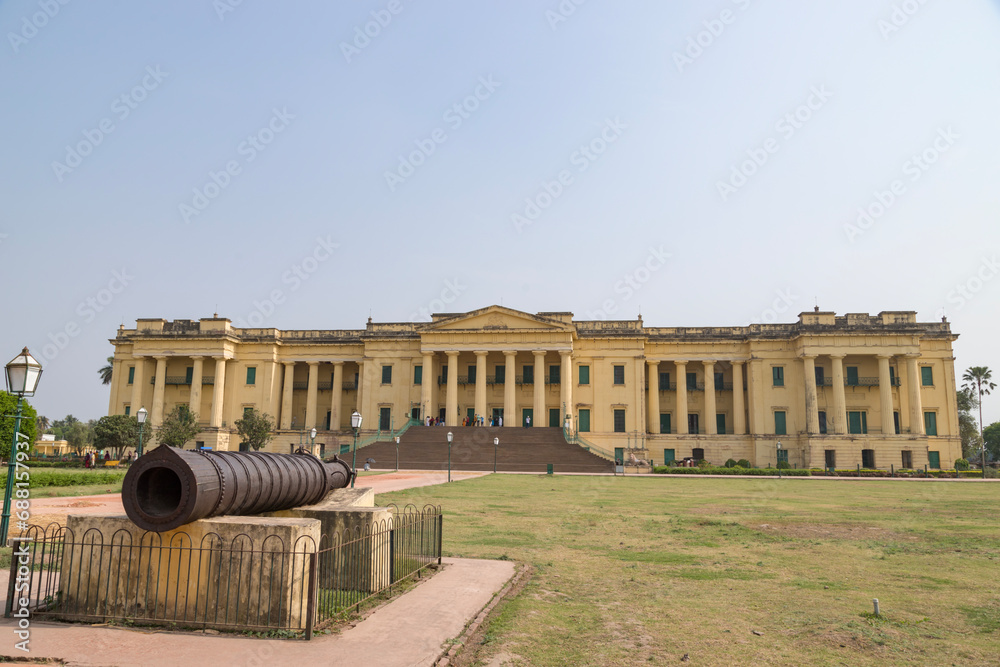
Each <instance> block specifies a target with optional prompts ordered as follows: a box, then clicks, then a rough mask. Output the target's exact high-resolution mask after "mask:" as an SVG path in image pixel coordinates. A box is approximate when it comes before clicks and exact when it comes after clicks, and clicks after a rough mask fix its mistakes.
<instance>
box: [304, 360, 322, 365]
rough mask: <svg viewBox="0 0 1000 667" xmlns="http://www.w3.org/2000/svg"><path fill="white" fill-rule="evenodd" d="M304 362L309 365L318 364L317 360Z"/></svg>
mask: <svg viewBox="0 0 1000 667" xmlns="http://www.w3.org/2000/svg"><path fill="white" fill-rule="evenodd" d="M306 363H307V364H309V365H310V366H319V362H318V361H307V362H306Z"/></svg>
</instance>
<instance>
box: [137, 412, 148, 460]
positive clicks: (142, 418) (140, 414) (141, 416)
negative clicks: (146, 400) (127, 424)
mask: <svg viewBox="0 0 1000 667" xmlns="http://www.w3.org/2000/svg"><path fill="white" fill-rule="evenodd" d="M147 414H149V413H148V412H146V408H139V412H137V413H135V419H136V421H137V422H139V456H142V428H143V425H145V423H146V415H147Z"/></svg>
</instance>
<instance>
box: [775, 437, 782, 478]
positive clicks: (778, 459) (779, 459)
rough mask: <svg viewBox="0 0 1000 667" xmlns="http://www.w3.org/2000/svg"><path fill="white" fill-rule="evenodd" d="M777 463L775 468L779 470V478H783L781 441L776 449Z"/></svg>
mask: <svg viewBox="0 0 1000 667" xmlns="http://www.w3.org/2000/svg"><path fill="white" fill-rule="evenodd" d="M774 451H775V454H774V457H775V463H774V467H775V468H777V469H778V478H779V479H780V478H781V441H780V440H779V441H778V444H777V447H776V448H775V450H774Z"/></svg>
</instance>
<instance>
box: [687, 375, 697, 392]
mask: <svg viewBox="0 0 1000 667" xmlns="http://www.w3.org/2000/svg"><path fill="white" fill-rule="evenodd" d="M687 388H688V389H697V388H698V374H697V373H688V374H687Z"/></svg>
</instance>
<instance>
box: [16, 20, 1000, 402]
mask: <svg viewBox="0 0 1000 667" xmlns="http://www.w3.org/2000/svg"><path fill="white" fill-rule="evenodd" d="M0 26H2V28H3V33H4V44H3V45H2V46H0V54H2V55H0V80H2V81H3V84H4V85H3V89H4V95H3V100H2V102H0V127H2V128H3V130H2V133H0V136H2V143H0V154H2V156H3V160H2V161H0V201H2V206H0V259H2V261H3V264H2V265H3V272H4V275H5V276H6V278H7V280H6V283H7V285H8V286H9V287H10V289H9V291H8V296H7V298H6V299H5V302H6V304H7V308H6V309H5V311H6V316H5V319H6V325H5V326H4V327H3V328H2V330H0V352H2V354H4V355H6V356H5V358H4V360H6V359H8V358H12V357H13V356H14V355H15V354H16V353H17V352H18V351H20V349H21V347H22V346H24V345H28V346H29V347H30V348H31V350H32V351H33V352H34V353H35V354H36V355H37V356H38V358H39V359H40V360H41V361H42V363H43V364H44V366H45V374H44V375H43V377H42V381H41V385H40V387H39V392H38V394H37V396H36V397H35V399H34V403H35V405H36V406H37V407H38V408H39V412H40V413H43V414H46V415H48V416H49V417H50V418H60V417H62V416H64V415H65V414H67V413H73V414H74V415H76V416H77V417H80V418H84V419H86V418H97V417H100V416H102V415H104V414H106V412H107V405H108V388H107V387H105V386H102V385H101V384H100V382H99V380H98V376H97V369H98V368H99V367H100V366H101V365H103V363H104V360H105V358H106V357H107V356H108V355H109V354H111V352H112V347H111V346H110V345H109V344H108V339H109V338H111V337H113V336H114V335H115V331H116V329H117V328H118V326H119V324H121V323H123V322H124V323H125V325H126V326H127V327H133V326H134V325H135V320H136V318H139V317H163V318H167V319H197V318H200V317H210V316H211V315H212V313H213V312H218V313H219V315H220V316H223V317H229V318H231V319H232V320H233V321H234V322H236V323H247V324H250V325H257V326H274V327H278V328H282V329H320V328H323V329H326V328H361V327H363V326H364V323H365V320H366V319H367V317H368V316H369V314H370V315H371V316H372V317H373V318H374V319H375V320H376V321H410V320H424V319H427V317H426V313H427V312H429V311H434V310H444V311H447V312H455V311H466V310H472V309H475V308H480V307H483V306H487V305H490V304H493V303H500V302H501V301H502V302H503V304H504V305H505V306H509V307H512V308H517V309H521V310H526V311H529V312H537V311H544V310H560V311H572V312H573V313H575V314H576V317H577V318H580V319H593V318H602V317H603V318H623V319H632V318H635V317H636V315H637V314H639V313H640V312H641V314H642V316H643V319H644V321H645V323H646V324H647V325H650V326H701V325H746V324H748V323H750V322H758V321H780V322H793V321H795V320H796V319H797V315H798V313H799V312H801V311H803V310H809V309H812V307H813V306H814V305H815V304H816V303H818V304H819V306H820V308H821V309H823V310H833V311H836V312H837V313H839V314H843V313H845V312H870V313H873V314H874V313H878V312H879V311H882V310H916V311H917V312H918V318H919V319H920V320H921V321H937V320H939V319H940V318H941V316H942V315H947V317H948V319H949V320H950V321H951V322H952V328H953V330H954V331H955V332H957V333H959V334H961V338H960V339H959V340H958V341H957V342H956V344H955V352H956V361H955V366H956V370H957V372H958V374H959V376H960V375H961V372H962V371H963V370H964V369H965V368H967V367H969V366H973V365H986V366H990V367H992V368H993V369H994V370H995V371H997V375H1000V351H998V350H997V346H996V344H995V340H996V337H997V330H996V329H997V324H998V318H997V316H996V311H997V305H998V300H1000V277H998V275H997V274H998V273H1000V230H998V225H997V211H998V201H1000V194H998V193H1000V189H998V188H997V187H996V183H995V181H996V180H997V177H998V175H1000V169H998V163H997V153H998V148H1000V123H998V122H997V119H998V118H1000V86H998V83H1000V38H998V35H1000V3H998V2H996V1H992V2H990V1H986V0H950V1H948V2H944V1H940V0H938V1H928V0H923V1H920V2H918V0H906V1H905V2H899V1H893V0H837V1H836V2H834V1H832V0H828V1H813V2H801V1H798V2H792V0H784V1H772V2H762V1H759V0H714V1H712V2H693V1H676V2H664V1H662V0H661V1H659V2H652V1H648V2H639V1H634V2H629V1H624V2H608V1H606V0H605V1H602V0H589V1H583V0H576V2H574V1H573V0H563V2H558V1H557V0H549V1H543V0H536V1H532V2H528V1H525V0H504V1H502V2H501V1H499V0H494V1H493V2H472V1H469V0H466V1H465V2H457V1H452V2H426V1H419V0H391V1H390V0H385V1H374V2H350V3H348V2H336V3H333V2H294V3H290V2H282V3H278V2H265V1H263V0H253V1H251V0H246V1H244V2H238V1H237V0H216V1H215V2H214V3H213V2H211V1H210V0H203V1H200V2H193V1H185V2H170V3H166V2H160V3H151V2H128V3H125V2H114V3H112V2H100V1H89V2H82V1H76V2H70V1H69V0H7V1H6V2H3V3H2V4H0ZM985 407H986V415H985V417H986V419H987V421H988V422H989V421H992V420H994V419H997V418H1000V398H996V397H993V398H988V399H987V400H986V406H985Z"/></svg>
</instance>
